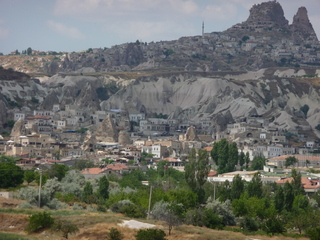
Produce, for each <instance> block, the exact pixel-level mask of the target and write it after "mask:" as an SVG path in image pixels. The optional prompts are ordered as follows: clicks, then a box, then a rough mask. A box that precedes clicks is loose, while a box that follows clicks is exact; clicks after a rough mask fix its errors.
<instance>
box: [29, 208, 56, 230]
mask: <svg viewBox="0 0 320 240" xmlns="http://www.w3.org/2000/svg"><path fill="white" fill-rule="evenodd" d="M53 223H54V219H53V218H52V217H51V215H50V214H49V213H47V212H42V213H36V214H32V215H31V216H30V217H29V218H28V225H27V227H26V229H25V231H26V232H27V233H33V232H39V231H40V230H42V229H45V228H50V227H51V226H52V225H53Z"/></svg>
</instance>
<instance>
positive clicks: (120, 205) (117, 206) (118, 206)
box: [110, 199, 133, 213]
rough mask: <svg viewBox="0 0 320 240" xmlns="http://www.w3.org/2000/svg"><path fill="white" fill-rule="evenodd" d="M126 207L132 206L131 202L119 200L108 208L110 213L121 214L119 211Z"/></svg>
mask: <svg viewBox="0 0 320 240" xmlns="http://www.w3.org/2000/svg"><path fill="white" fill-rule="evenodd" d="M128 205H133V202H131V201H130V200H128V199H125V200H121V201H119V202H117V203H114V204H112V205H111V206H110V209H111V211H112V212H116V213H120V212H121V209H122V208H123V207H125V206H128Z"/></svg>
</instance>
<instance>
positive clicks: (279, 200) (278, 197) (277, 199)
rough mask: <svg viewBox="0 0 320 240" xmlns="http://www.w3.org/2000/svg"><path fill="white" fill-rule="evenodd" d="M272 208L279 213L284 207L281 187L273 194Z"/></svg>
mask: <svg viewBox="0 0 320 240" xmlns="http://www.w3.org/2000/svg"><path fill="white" fill-rule="evenodd" d="M273 201H274V206H275V208H276V210H277V211H278V212H279V213H280V212H281V211H282V209H283V207H284V193H283V188H282V187H281V186H278V187H277V190H276V192H275V194H274V200H273Z"/></svg>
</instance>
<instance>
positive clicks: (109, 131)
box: [95, 114, 118, 142]
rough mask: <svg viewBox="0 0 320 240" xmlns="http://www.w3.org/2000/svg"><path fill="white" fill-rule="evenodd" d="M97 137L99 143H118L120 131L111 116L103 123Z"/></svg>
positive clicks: (96, 134)
mask: <svg viewBox="0 0 320 240" xmlns="http://www.w3.org/2000/svg"><path fill="white" fill-rule="evenodd" d="M95 137H96V140H97V141H99V142H118V131H117V130H116V127H115V124H114V123H113V120H112V118H111V115H110V114H108V115H107V117H106V118H105V119H104V120H103V121H102V122H101V124H100V126H99V127H98V129H97V131H96V133H95Z"/></svg>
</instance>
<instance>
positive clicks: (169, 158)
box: [163, 157, 179, 162]
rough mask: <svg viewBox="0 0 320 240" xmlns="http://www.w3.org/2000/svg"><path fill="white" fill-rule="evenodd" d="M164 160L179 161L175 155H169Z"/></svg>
mask: <svg viewBox="0 0 320 240" xmlns="http://www.w3.org/2000/svg"><path fill="white" fill-rule="evenodd" d="M163 160H165V161H168V162H178V161H179V160H178V159H177V158H173V157H167V158H164V159H163Z"/></svg>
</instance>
